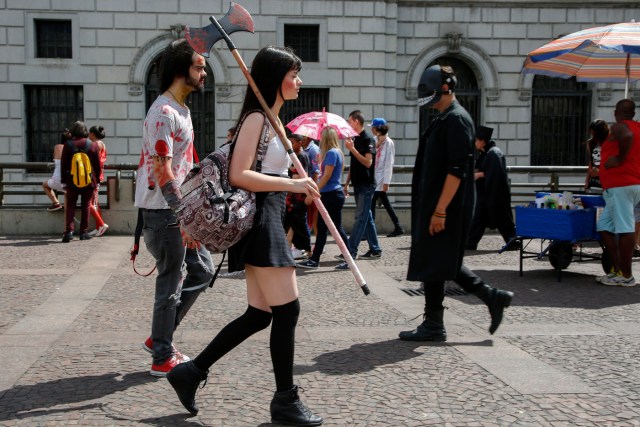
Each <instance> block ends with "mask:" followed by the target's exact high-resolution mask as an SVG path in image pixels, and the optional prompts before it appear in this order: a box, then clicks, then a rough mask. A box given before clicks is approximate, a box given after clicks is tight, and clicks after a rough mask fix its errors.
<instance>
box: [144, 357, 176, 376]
mask: <svg viewBox="0 0 640 427" xmlns="http://www.w3.org/2000/svg"><path fill="white" fill-rule="evenodd" d="M180 363H182V362H181V361H180V360H179V359H178V358H177V357H176V356H174V355H172V356H171V357H170V358H168V359H167V360H165V361H164V363H163V364H161V365H156V364H155V363H153V364H152V365H151V371H149V373H150V374H151V375H153V376H154V377H166V376H167V372H169V371H170V370H172V369H173V368H174V367H176V365H179V364H180Z"/></svg>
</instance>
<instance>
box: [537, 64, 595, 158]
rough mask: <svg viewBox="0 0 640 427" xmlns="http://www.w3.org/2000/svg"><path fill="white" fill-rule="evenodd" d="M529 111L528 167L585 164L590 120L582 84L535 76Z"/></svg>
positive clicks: (587, 92) (587, 97) (588, 101)
mask: <svg viewBox="0 0 640 427" xmlns="http://www.w3.org/2000/svg"><path fill="white" fill-rule="evenodd" d="M531 111H532V113H531V115H532V117H531V165H533V166H581V165H584V164H586V161H587V160H586V145H585V143H584V141H585V140H586V139H587V131H588V129H587V128H588V127H589V118H590V117H591V91H590V90H588V89H587V84H586V83H578V82H577V81H576V79H575V78H573V77H572V78H570V79H560V78H554V77H547V76H535V78H534V80H533V97H532V108H531Z"/></svg>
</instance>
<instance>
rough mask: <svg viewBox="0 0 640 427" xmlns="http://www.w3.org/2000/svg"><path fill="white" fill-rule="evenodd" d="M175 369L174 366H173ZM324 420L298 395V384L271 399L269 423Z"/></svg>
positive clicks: (315, 423) (303, 423) (301, 423)
mask: <svg viewBox="0 0 640 427" xmlns="http://www.w3.org/2000/svg"><path fill="white" fill-rule="evenodd" d="M174 369H175V368H174ZM323 421H324V420H323V419H322V418H321V417H319V416H317V415H316V414H314V413H313V412H311V410H310V409H309V408H307V407H306V406H305V404H304V403H302V401H301V400H300V397H299V396H298V386H297V385H294V386H293V388H292V389H291V390H287V391H277V392H275V393H274V395H273V400H272V401H271V423H272V424H284V425H290V426H319V425H322V422H323Z"/></svg>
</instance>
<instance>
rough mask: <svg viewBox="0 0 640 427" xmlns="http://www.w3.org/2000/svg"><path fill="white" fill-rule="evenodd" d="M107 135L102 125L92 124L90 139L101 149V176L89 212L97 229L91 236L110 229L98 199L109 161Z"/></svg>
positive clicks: (101, 233)
mask: <svg viewBox="0 0 640 427" xmlns="http://www.w3.org/2000/svg"><path fill="white" fill-rule="evenodd" d="M105 136H106V134H105V132H104V128H103V127H102V126H91V128H89V139H90V140H91V141H92V142H93V143H94V144H96V145H97V146H98V148H99V149H100V177H99V179H98V184H97V185H96V189H95V191H94V192H93V199H91V203H90V204H89V212H90V213H91V216H92V217H93V219H94V220H95V221H96V229H95V230H93V231H91V232H90V233H89V235H90V236H91V237H100V236H102V235H103V234H104V233H106V232H107V230H108V229H109V224H106V223H105V222H104V220H103V219H102V213H101V212H100V202H99V200H98V196H99V191H100V183H101V182H103V181H104V164H105V162H106V161H107V146H106V145H105V144H104V142H103V141H102V140H103V139H104V137H105Z"/></svg>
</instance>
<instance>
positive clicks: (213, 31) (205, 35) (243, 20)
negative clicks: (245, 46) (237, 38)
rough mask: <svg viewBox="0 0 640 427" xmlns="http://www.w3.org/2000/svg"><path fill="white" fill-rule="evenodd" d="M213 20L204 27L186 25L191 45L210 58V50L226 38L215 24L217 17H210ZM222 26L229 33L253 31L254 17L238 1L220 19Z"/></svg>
mask: <svg viewBox="0 0 640 427" xmlns="http://www.w3.org/2000/svg"><path fill="white" fill-rule="evenodd" d="M209 20H210V21H211V22H212V23H211V24H209V25H207V26H206V27H204V28H191V27H186V29H185V31H186V35H185V38H186V39H187V42H188V43H189V44H190V45H191V47H192V48H193V50H194V51H196V52H197V53H199V54H200V55H202V56H204V57H206V58H208V57H209V52H210V51H211V48H212V47H213V45H214V44H215V43H216V42H217V41H218V40H221V39H223V38H224V35H223V34H222V33H220V31H219V30H218V28H217V27H216V26H215V25H214V24H213V21H214V20H215V18H214V17H213V16H211V17H209ZM218 23H219V24H220V26H221V27H222V28H223V29H224V31H225V32H226V33H227V35H228V34H231V33H235V32H236V31H247V32H250V33H253V19H252V18H251V15H250V14H249V12H247V10H246V9H245V8H244V7H242V6H240V5H239V4H238V3H231V6H229V11H228V12H227V14H226V15H225V16H224V17H223V18H221V19H220V20H218Z"/></svg>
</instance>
